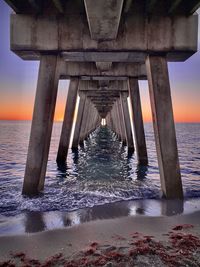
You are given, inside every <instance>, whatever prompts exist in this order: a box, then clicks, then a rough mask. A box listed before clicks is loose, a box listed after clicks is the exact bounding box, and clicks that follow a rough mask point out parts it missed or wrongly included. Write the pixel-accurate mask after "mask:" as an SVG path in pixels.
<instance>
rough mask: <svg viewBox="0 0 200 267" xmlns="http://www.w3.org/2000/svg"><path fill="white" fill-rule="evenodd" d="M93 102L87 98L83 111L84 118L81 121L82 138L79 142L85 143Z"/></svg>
mask: <svg viewBox="0 0 200 267" xmlns="http://www.w3.org/2000/svg"><path fill="white" fill-rule="evenodd" d="M90 109H91V102H90V101H89V99H88V98H87V97H86V100H85V105H84V110H83V117H82V121H81V129H80V137H79V142H80V143H83V141H84V139H85V135H86V131H87V123H88V116H89V113H90V112H91V110H90Z"/></svg>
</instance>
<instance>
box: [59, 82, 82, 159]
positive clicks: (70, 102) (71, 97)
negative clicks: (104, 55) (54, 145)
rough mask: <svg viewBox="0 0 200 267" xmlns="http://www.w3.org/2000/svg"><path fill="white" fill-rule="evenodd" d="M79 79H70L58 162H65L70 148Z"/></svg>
mask: <svg viewBox="0 0 200 267" xmlns="http://www.w3.org/2000/svg"><path fill="white" fill-rule="evenodd" d="M78 84H79V79H78V78H73V79H71V80H70V84H69V89H68V95H67V102H66V107H65V115H64V121H63V125H62V131H61V136H60V143H59V148H58V154H57V160H56V161H57V163H58V164H60V163H65V162H66V159H67V153H68V149H69V143H70V137H71V130H72V125H73V119H74V113H75V108H76V99H77V92H78Z"/></svg>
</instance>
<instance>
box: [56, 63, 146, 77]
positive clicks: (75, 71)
mask: <svg viewBox="0 0 200 267" xmlns="http://www.w3.org/2000/svg"><path fill="white" fill-rule="evenodd" d="M61 61H62V60H61ZM62 67H63V70H62V73H61V79H67V78H69V77H74V76H75V77H77V76H87V77H91V78H93V76H95V77H99V78H100V79H103V80H105V78H106V77H109V76H113V77H118V76H123V77H141V78H146V68H145V65H144V64H142V63H127V64H122V63H117V62H115V63H113V64H112V69H109V70H107V71H106V70H104V71H101V70H99V69H97V67H96V66H95V63H91V62H79V63H78V62H62ZM93 79H94V78H93Z"/></svg>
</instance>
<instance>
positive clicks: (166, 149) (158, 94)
mask: <svg viewBox="0 0 200 267" xmlns="http://www.w3.org/2000/svg"><path fill="white" fill-rule="evenodd" d="M146 66H147V75H148V82H149V91H150V100H151V109H152V117H153V126H154V133H155V141H156V150H157V155H158V164H159V170H160V179H161V187H162V192H163V196H164V197H166V198H183V189H182V183H181V175H180V166H179V159H178V151H177V142H176V133H175V126H174V118H173V110H172V101H171V92H170V84H169V76H168V68H167V62H166V58H165V57H156V56H149V57H148V59H147V62H146Z"/></svg>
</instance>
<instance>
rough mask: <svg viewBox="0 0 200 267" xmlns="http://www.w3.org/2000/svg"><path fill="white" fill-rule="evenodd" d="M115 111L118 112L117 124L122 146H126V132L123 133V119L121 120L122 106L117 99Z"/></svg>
mask: <svg viewBox="0 0 200 267" xmlns="http://www.w3.org/2000/svg"><path fill="white" fill-rule="evenodd" d="M117 109H118V112H119V123H120V126H121V135H122V138H121V140H122V144H123V145H126V131H125V125H124V119H123V113H122V105H121V103H120V99H117Z"/></svg>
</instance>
